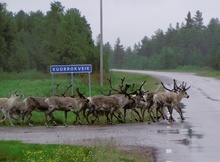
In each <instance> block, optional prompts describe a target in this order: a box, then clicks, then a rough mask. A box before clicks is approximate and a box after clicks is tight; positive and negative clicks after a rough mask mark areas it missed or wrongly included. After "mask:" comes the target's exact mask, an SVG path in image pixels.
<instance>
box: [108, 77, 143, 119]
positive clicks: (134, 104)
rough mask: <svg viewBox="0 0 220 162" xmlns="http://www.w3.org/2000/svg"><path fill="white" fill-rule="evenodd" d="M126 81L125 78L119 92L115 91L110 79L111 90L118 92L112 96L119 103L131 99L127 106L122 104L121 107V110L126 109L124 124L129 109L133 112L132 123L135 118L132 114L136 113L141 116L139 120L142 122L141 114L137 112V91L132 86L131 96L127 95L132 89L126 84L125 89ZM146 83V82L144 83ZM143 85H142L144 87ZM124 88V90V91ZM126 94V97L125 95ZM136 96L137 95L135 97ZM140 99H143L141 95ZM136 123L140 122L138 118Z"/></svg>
mask: <svg viewBox="0 0 220 162" xmlns="http://www.w3.org/2000/svg"><path fill="white" fill-rule="evenodd" d="M124 80H125V77H124V78H122V79H121V84H120V85H119V90H118V89H115V88H113V87H112V82H111V78H109V79H108V81H109V85H110V88H111V90H113V91H115V92H117V94H111V96H115V97H117V98H118V99H119V102H121V103H123V102H124V100H126V96H127V97H129V101H128V102H127V103H126V104H124V105H123V104H120V105H121V108H123V109H124V123H126V120H125V119H126V111H127V110H128V109H130V110H131V118H130V121H131V122H132V117H134V115H133V114H132V112H133V111H134V112H135V113H136V114H137V115H138V116H139V119H140V120H141V117H140V114H139V112H138V111H137V110H136V108H137V102H138V99H139V98H138V96H137V95H138V93H137V91H134V90H133V89H134V84H133V85H132V91H133V92H131V93H130V94H128V93H127V91H128V89H129V88H130V87H131V85H130V84H126V85H125V87H124V84H123V83H124ZM144 83H145V82H144ZM142 86H143V85H141V87H142ZM123 87H124V89H123ZM125 94H126V95H125ZM134 94H135V95H134ZM139 97H140V98H141V95H139ZM135 120H136V121H138V120H137V119H136V118H135Z"/></svg>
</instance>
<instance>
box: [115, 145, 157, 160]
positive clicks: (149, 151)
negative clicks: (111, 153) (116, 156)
mask: <svg viewBox="0 0 220 162" xmlns="http://www.w3.org/2000/svg"><path fill="white" fill-rule="evenodd" d="M117 148H118V149H119V150H122V151H124V152H125V154H126V155H127V156H128V157H129V156H132V157H133V158H134V159H135V160H136V161H139V162H155V161H156V151H157V150H156V149H155V148H152V147H142V146H117Z"/></svg>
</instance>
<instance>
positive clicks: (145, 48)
mask: <svg viewBox="0 0 220 162" xmlns="http://www.w3.org/2000/svg"><path fill="white" fill-rule="evenodd" d="M183 21H184V22H182V23H179V22H177V23H176V24H175V27H173V25H172V24H170V25H169V27H168V29H167V31H163V30H161V29H158V30H157V31H155V33H154V34H153V35H152V36H151V38H149V37H147V36H143V39H142V40H140V42H138V43H136V44H134V46H133V47H127V48H125V47H124V46H123V45H122V44H121V42H120V38H117V40H116V41H115V44H114V45H113V47H112V46H111V45H110V43H108V42H107V43H106V44H104V45H103V52H104V57H103V60H104V61H103V65H104V71H105V72H107V71H108V70H109V69H110V68H125V69H153V70H170V69H176V68H179V67H184V66H198V67H208V68H213V69H216V70H219V69H220V21H219V19H218V18H212V19H211V20H210V21H209V23H208V25H207V26H205V25H204V22H203V17H202V12H201V11H199V10H198V11H196V13H195V14H194V15H193V16H192V15H191V12H190V11H189V12H188V13H186V18H185V20H183ZM0 22H1V23H0V72H22V71H26V70H29V69H35V70H37V71H42V72H49V67H50V65H69V64H92V67H93V71H97V72H99V68H100V39H99V36H97V40H93V39H92V30H91V28H90V24H89V22H87V20H86V17H84V16H82V15H81V13H80V11H79V10H78V9H76V8H71V9H68V10H65V8H64V6H62V4H61V2H59V1H54V2H53V3H51V6H50V10H49V11H48V12H47V13H46V14H44V13H43V12H42V11H39V10H38V11H36V12H29V13H25V12H24V11H22V10H20V11H19V12H17V13H12V12H11V11H8V10H7V4H6V3H0ZM146 30H147V29H146Z"/></svg>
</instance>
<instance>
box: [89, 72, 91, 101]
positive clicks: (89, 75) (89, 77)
mask: <svg viewBox="0 0 220 162" xmlns="http://www.w3.org/2000/svg"><path fill="white" fill-rule="evenodd" d="M89 97H91V78H90V73H89Z"/></svg>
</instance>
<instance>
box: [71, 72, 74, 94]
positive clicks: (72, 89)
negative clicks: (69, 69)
mask: <svg viewBox="0 0 220 162" xmlns="http://www.w3.org/2000/svg"><path fill="white" fill-rule="evenodd" d="M71 84H72V96H73V94H74V92H73V73H71Z"/></svg>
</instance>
